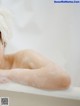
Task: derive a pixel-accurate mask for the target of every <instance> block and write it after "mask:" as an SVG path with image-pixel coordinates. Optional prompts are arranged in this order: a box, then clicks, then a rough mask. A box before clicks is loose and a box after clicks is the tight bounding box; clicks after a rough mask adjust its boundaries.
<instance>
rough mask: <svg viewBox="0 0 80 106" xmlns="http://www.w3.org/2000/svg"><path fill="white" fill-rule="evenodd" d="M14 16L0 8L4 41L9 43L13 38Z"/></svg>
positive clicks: (0, 27) (0, 26)
mask: <svg viewBox="0 0 80 106" xmlns="http://www.w3.org/2000/svg"><path fill="white" fill-rule="evenodd" d="M12 20H13V18H12V14H11V12H10V11H9V10H8V9H6V8H3V7H1V8H0V31H1V34H2V39H3V40H4V41H5V42H6V43H8V41H9V40H10V39H11V37H12Z"/></svg>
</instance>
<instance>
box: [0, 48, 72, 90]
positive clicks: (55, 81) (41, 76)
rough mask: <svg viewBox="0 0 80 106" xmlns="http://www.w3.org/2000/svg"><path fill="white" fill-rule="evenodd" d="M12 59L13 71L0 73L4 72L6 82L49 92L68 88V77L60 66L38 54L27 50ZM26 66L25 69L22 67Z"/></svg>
mask: <svg viewBox="0 0 80 106" xmlns="http://www.w3.org/2000/svg"><path fill="white" fill-rule="evenodd" d="M14 57H15V58H16V60H15V62H14V63H15V64H14V68H15V69H11V70H4V71H0V74H1V73H2V72H4V73H3V74H4V75H5V76H6V78H7V79H8V80H11V81H14V82H17V83H21V84H25V85H29V86H33V87H36V88H40V89H50V90H51V89H53V90H56V89H66V88H68V87H69V86H70V82H71V80H70V77H69V75H68V74H67V73H66V72H65V71H64V70H63V69H62V68H61V67H60V66H58V65H56V64H55V63H53V62H52V61H50V60H49V59H46V58H45V57H43V56H41V55H39V54H38V53H35V52H34V51H32V50H31V51H30V50H29V51H24V52H19V53H17V54H16V55H15V56H14ZM21 58H22V59H23V60H22V59H21ZM17 59H20V60H17ZM21 62H22V63H21ZM19 63H20V64H19ZM19 65H20V66H22V69H21V68H19ZM26 65H27V68H25V67H23V66H26ZM16 66H17V68H18V69H16ZM24 68H25V69H24Z"/></svg>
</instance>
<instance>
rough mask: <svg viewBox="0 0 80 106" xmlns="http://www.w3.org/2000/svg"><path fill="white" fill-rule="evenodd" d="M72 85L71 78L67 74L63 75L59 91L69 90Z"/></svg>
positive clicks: (59, 81) (59, 80)
mask: <svg viewBox="0 0 80 106" xmlns="http://www.w3.org/2000/svg"><path fill="white" fill-rule="evenodd" d="M70 84H71V78H70V76H69V75H67V74H64V75H61V76H60V78H59V79H58V87H59V89H67V88H69V87H70Z"/></svg>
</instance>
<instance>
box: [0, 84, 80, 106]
mask: <svg viewBox="0 0 80 106" xmlns="http://www.w3.org/2000/svg"><path fill="white" fill-rule="evenodd" d="M0 97H9V104H10V106H80V88H78V87H70V88H69V89H67V90H63V91H46V90H39V89H35V88H32V87H28V86H23V85H19V84H15V83H9V84H3V85H0Z"/></svg>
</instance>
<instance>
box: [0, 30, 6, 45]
mask: <svg viewBox="0 0 80 106" xmlns="http://www.w3.org/2000/svg"><path fill="white" fill-rule="evenodd" d="M0 41H1V43H2V44H3V45H4V47H6V42H5V41H4V40H3V38H2V33H1V31H0Z"/></svg>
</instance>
